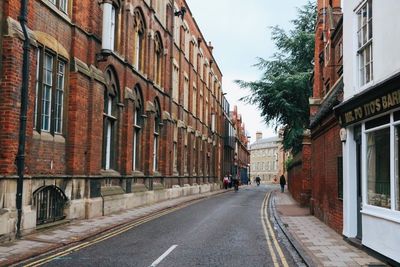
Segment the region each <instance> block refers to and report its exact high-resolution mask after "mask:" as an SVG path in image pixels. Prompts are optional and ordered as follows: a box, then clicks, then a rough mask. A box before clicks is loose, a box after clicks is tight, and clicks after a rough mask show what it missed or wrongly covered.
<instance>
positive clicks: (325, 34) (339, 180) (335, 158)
mask: <svg viewBox="0 0 400 267" xmlns="http://www.w3.org/2000/svg"><path fill="white" fill-rule="evenodd" d="M317 6H318V17H317V26H316V32H315V56H314V58H315V59H314V61H315V65H314V75H313V95H312V97H311V98H310V113H311V114H310V116H311V117H310V130H311V201H310V205H311V212H312V213H313V214H314V215H315V216H316V217H317V218H319V219H320V220H322V221H323V222H325V223H326V224H327V225H328V226H330V227H331V228H333V229H334V230H335V231H337V232H338V233H341V232H342V229H343V175H342V171H343V167H342V143H341V141H340V137H339V132H340V125H339V121H338V119H337V118H336V117H335V113H334V110H333V108H334V106H335V105H337V104H339V103H340V102H341V99H342V97H343V30H342V28H343V14H342V9H341V1H340V0H334V1H324V0H319V1H318V5H317Z"/></svg>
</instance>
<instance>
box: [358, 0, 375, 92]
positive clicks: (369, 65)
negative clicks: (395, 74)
mask: <svg viewBox="0 0 400 267" xmlns="http://www.w3.org/2000/svg"><path fill="white" fill-rule="evenodd" d="M357 19H358V30H357V38H358V51H357V53H358V66H359V82H360V86H362V85H364V84H366V83H369V82H370V81H372V79H373V51H372V36H373V35H372V0H368V1H366V2H365V4H364V5H363V6H362V7H361V8H360V9H359V10H358V11H357Z"/></svg>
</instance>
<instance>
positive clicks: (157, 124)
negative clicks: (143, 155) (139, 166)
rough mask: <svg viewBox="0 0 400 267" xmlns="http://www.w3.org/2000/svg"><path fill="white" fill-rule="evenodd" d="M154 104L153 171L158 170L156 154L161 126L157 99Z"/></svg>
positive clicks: (157, 152)
mask: <svg viewBox="0 0 400 267" xmlns="http://www.w3.org/2000/svg"><path fill="white" fill-rule="evenodd" d="M154 106H155V108H156V113H155V115H154V143H153V171H154V172H156V171H158V167H159V166H158V155H159V151H158V150H159V142H160V128H161V110H160V105H159V103H158V100H156V101H155V103H154Z"/></svg>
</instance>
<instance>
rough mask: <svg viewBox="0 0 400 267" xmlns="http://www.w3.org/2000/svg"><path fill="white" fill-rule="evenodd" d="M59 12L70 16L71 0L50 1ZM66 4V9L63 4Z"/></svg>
mask: <svg viewBox="0 0 400 267" xmlns="http://www.w3.org/2000/svg"><path fill="white" fill-rule="evenodd" d="M49 2H50V3H51V4H53V5H54V6H55V7H56V8H57V9H58V10H60V11H61V12H63V13H65V14H67V15H68V9H69V0H49ZM62 3H64V7H62V6H61V4H62Z"/></svg>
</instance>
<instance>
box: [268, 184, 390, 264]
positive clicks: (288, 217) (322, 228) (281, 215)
mask: <svg viewBox="0 0 400 267" xmlns="http://www.w3.org/2000/svg"><path fill="white" fill-rule="evenodd" d="M271 199H272V203H271V204H272V207H273V208H272V209H273V213H274V215H275V218H276V219H277V221H278V224H279V226H280V228H281V229H282V230H283V232H284V233H285V235H286V237H287V238H288V239H289V241H290V243H292V245H293V246H295V248H296V250H297V251H298V253H299V254H300V256H301V257H302V258H303V260H304V261H305V262H306V264H307V265H309V266H387V265H386V264H385V263H383V262H381V261H379V260H378V259H376V258H374V257H372V256H370V255H369V254H367V253H366V252H365V251H363V250H361V249H360V248H357V247H355V246H353V245H350V244H349V243H348V242H346V241H345V240H344V239H343V236H342V235H340V234H338V233H337V232H335V231H334V230H332V229H331V228H329V227H328V226H327V225H326V224H324V223H323V222H321V221H320V220H318V219H317V218H316V217H314V216H312V215H310V211H309V208H307V207H301V206H300V205H299V204H298V203H297V202H296V201H295V200H294V199H293V198H292V196H291V195H290V193H289V192H284V193H281V192H280V191H279V190H276V191H274V193H273V196H272V198H271Z"/></svg>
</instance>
